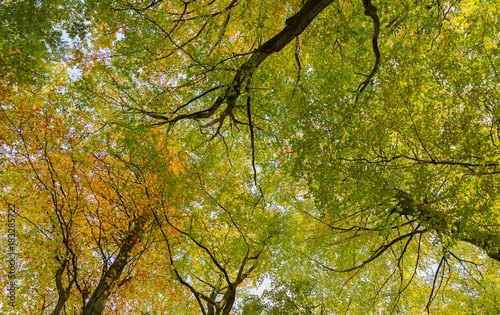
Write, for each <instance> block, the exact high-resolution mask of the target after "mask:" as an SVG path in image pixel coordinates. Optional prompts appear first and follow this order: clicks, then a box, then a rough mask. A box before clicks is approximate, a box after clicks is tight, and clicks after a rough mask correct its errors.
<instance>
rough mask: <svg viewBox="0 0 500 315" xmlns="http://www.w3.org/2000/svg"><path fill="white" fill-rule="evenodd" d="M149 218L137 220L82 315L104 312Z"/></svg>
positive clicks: (142, 217)
mask: <svg viewBox="0 0 500 315" xmlns="http://www.w3.org/2000/svg"><path fill="white" fill-rule="evenodd" d="M149 217H150V216H149V215H148V214H143V215H142V216H140V217H139V218H137V220H136V221H135V226H134V228H133V229H132V230H131V231H130V232H129V234H128V235H127V237H125V239H124V240H123V243H122V245H121V247H120V251H119V253H118V255H117V256H116V259H115V261H114V262H113V264H111V266H110V267H109V269H108V270H107V271H106V272H105V273H104V275H103V276H102V277H101V280H100V281H99V284H98V285H97V288H96V289H95V290H94V293H93V294H92V296H91V297H90V299H89V301H88V303H87V305H86V306H85V307H84V309H83V311H82V313H81V315H99V314H101V313H102V312H103V311H104V307H105V306H106V302H107V300H108V297H109V296H110V294H111V293H112V292H113V289H114V288H115V287H116V286H117V284H118V281H119V279H120V276H121V274H122V272H123V269H124V268H125V266H126V265H127V263H128V258H129V256H130V254H131V253H132V250H133V249H134V247H135V245H136V244H137V243H138V242H139V241H140V239H141V237H142V235H143V234H144V230H145V227H146V225H147V223H148V222H149Z"/></svg>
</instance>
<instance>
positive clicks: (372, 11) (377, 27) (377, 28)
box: [356, 0, 380, 102]
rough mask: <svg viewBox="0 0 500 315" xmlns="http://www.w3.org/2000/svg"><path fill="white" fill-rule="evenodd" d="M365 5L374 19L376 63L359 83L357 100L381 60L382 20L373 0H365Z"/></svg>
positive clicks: (366, 12) (373, 44)
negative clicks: (379, 40)
mask: <svg viewBox="0 0 500 315" xmlns="http://www.w3.org/2000/svg"><path fill="white" fill-rule="evenodd" d="M363 6H364V7H365V12H364V13H365V15H366V16H369V17H371V18H372V20H373V28H374V31H373V36H372V46H373V53H374V54H375V64H374V65H373V69H372V72H370V74H369V75H368V76H367V77H366V79H365V80H364V81H363V82H362V83H361V84H360V85H359V87H358V88H359V92H358V95H357V96H356V102H357V101H358V98H359V95H361V93H363V91H364V90H365V88H366V87H367V86H368V84H369V83H370V81H371V79H373V76H374V75H375V73H376V72H377V70H378V64H379V62H380V51H379V50H378V36H379V34H380V20H379V18H378V15H377V8H376V7H375V6H374V5H373V4H372V2H371V0H363Z"/></svg>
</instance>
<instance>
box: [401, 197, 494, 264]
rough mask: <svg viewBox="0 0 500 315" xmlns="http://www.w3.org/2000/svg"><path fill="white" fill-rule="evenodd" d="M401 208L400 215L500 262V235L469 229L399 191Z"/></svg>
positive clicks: (484, 230) (485, 229)
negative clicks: (479, 249) (408, 217)
mask: <svg viewBox="0 0 500 315" xmlns="http://www.w3.org/2000/svg"><path fill="white" fill-rule="evenodd" d="M395 198H396V200H397V201H398V205H399V207H400V210H399V214H400V215H407V216H412V217H414V218H416V219H418V220H419V221H421V222H422V223H423V224H428V225H430V227H431V228H433V229H434V230H436V231H437V232H438V233H441V234H443V235H448V236H451V237H453V238H454V239H456V240H459V241H462V242H467V243H469V244H472V245H474V246H477V247H479V248H481V249H482V250H484V251H485V252H486V254H487V255H488V256H489V257H490V258H493V259H495V260H496V261H499V262H500V233H498V232H497V231H492V230H490V229H488V228H487V227H480V226H479V227H474V228H473V229H472V228H471V229H467V228H466V227H465V224H463V222H462V221H461V220H453V219H452V218H451V217H450V216H449V215H447V214H446V213H445V212H443V211H439V210H435V209H432V208H431V207H430V205H429V204H427V203H420V204H419V203H416V202H415V201H414V200H413V199H412V198H411V197H410V196H409V194H408V193H407V192H405V191H404V190H400V189H398V190H397V192H396V196H395Z"/></svg>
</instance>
